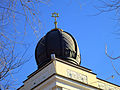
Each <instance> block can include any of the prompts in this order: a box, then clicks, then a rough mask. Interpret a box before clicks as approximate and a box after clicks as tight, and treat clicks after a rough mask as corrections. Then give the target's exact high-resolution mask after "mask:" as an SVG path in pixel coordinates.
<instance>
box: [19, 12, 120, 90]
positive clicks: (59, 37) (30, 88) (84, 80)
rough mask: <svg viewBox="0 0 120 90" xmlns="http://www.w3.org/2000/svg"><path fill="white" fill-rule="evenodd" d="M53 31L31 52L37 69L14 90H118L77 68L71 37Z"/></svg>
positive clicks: (94, 75)
mask: <svg viewBox="0 0 120 90" xmlns="http://www.w3.org/2000/svg"><path fill="white" fill-rule="evenodd" d="M52 17H55V22H54V24H55V28H54V29H52V30H51V31H49V32H48V33H47V34H46V35H45V36H44V37H42V38H41V39H40V40H39V42H38V44H37V46H36V49H35V58H36V62H37V65H38V69H37V70H36V71H35V72H33V73H32V74H30V75H29V76H28V78H27V79H26V80H25V81H24V82H23V83H24V85H22V86H21V87H20V88H18V90H120V86H118V85H115V84H113V83H110V82H107V81H105V80H102V79H100V78H97V77H96V74H95V73H93V72H92V70H90V69H87V68H85V67H83V66H80V63H81V55H80V52H79V48H78V45H77V42H76V40H75V38H74V37H73V36H72V35H71V34H70V33H68V32H65V31H63V30H62V29H59V28H57V21H56V18H57V17H59V16H58V13H53V14H52Z"/></svg>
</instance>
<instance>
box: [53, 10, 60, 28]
mask: <svg viewBox="0 0 120 90" xmlns="http://www.w3.org/2000/svg"><path fill="white" fill-rule="evenodd" d="M52 17H54V18H55V22H54V24H55V28H57V17H59V14H58V13H56V12H54V13H52Z"/></svg>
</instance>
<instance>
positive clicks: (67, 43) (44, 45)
mask: <svg viewBox="0 0 120 90" xmlns="http://www.w3.org/2000/svg"><path fill="white" fill-rule="evenodd" d="M51 54H55V57H56V58H59V59H61V60H64V61H66V62H70V63H73V64H76V65H80V63H81V58H80V53H79V48H78V45H77V42H76V40H75V39H74V38H73V36H72V35H71V34H69V33H67V32H65V31H63V30H61V29H58V28H56V29H53V30H51V31H49V32H48V33H47V34H46V35H45V36H44V37H42V38H41V39H40V41H39V42H38V44H37V47H36V50H35V58H36V62H37V65H38V68H40V67H42V66H44V65H45V64H46V63H48V62H49V61H50V60H51Z"/></svg>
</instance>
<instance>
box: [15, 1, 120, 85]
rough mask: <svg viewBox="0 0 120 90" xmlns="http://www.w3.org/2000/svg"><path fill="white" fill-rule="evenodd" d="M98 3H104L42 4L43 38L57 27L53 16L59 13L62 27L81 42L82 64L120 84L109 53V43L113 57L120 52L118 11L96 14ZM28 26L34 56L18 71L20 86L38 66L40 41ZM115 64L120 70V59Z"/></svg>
mask: <svg viewBox="0 0 120 90" xmlns="http://www.w3.org/2000/svg"><path fill="white" fill-rule="evenodd" d="M94 6H100V3H99V2H97V0H86V1H85V0H81V1H80V0H51V1H50V2H49V3H48V4H44V3H41V4H40V7H39V10H40V17H39V18H40V20H41V32H40V38H41V37H42V36H44V35H45V34H46V33H47V32H48V31H50V30H51V29H53V28H54V18H52V17H51V13H53V12H57V13H59V18H58V19H57V21H58V28H61V29H63V30H64V31H67V32H69V33H70V34H72V35H73V37H74V38H75V39H76V41H77V42H78V45H79V49H80V53H81V57H82V60H81V66H84V67H86V68H89V69H91V70H92V71H93V72H94V73H96V74H97V77H99V78H101V79H103V80H107V78H109V77H110V76H112V75H114V79H112V78H110V79H108V80H107V81H110V82H112V83H114V84H117V85H120V76H118V75H117V74H116V72H115V71H114V69H113V67H112V64H111V61H110V59H109V58H108V57H107V56H106V55H105V45H106V44H107V46H108V53H109V54H110V55H112V56H113V57H116V56H119V55H120V43H119V41H120V40H119V39H118V38H119V37H120V36H117V35H116V34H113V33H114V32H116V31H117V30H119V28H120V25H119V23H118V22H117V20H114V18H115V16H114V13H115V12H110V13H103V14H100V15H97V16H95V14H96V13H98V11H97V10H96V9H95V8H94ZM19 23H22V22H19ZM19 25H20V24H19ZM19 25H18V28H19V29H21V30H22V29H23V27H20V26H19ZM26 29H27V35H28V37H27V38H26V39H25V40H26V42H27V41H30V42H31V45H30V48H29V52H28V55H32V58H31V59H30V60H29V62H27V63H25V64H24V66H22V67H21V70H20V72H19V73H18V74H15V79H16V80H18V84H19V85H18V87H19V86H20V85H22V81H24V80H25V79H27V76H28V75H30V74H31V73H32V72H34V71H35V70H36V69H37V65H36V61H35V56H34V54H35V47H36V44H37V42H38V40H36V39H35V36H34V34H32V30H31V28H30V27H29V26H27V28H26ZM40 38H39V39H40ZM113 64H114V66H115V67H116V69H117V70H118V71H119V72H120V70H119V68H120V59H118V60H115V61H113Z"/></svg>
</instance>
